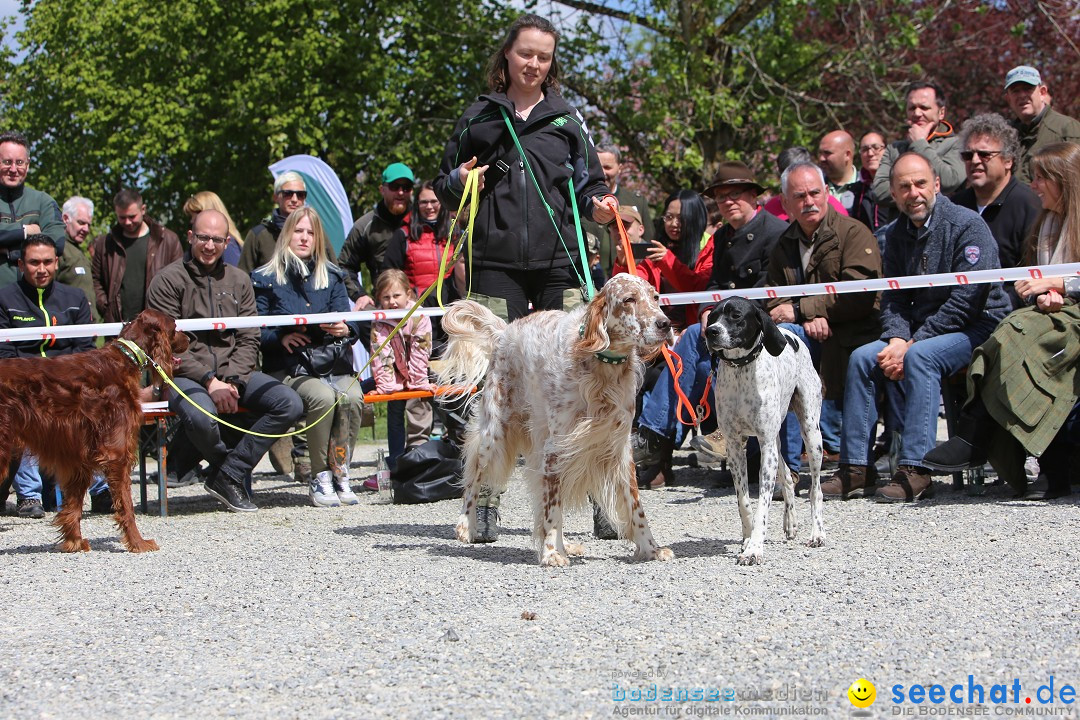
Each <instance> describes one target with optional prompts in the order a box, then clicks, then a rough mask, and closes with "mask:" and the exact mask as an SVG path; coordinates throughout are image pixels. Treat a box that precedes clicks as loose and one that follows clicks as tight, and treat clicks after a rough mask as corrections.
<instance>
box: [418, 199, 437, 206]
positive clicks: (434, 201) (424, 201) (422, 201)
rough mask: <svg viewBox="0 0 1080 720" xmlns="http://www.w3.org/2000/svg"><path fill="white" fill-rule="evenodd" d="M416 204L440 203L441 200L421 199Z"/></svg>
mask: <svg viewBox="0 0 1080 720" xmlns="http://www.w3.org/2000/svg"><path fill="white" fill-rule="evenodd" d="M416 204H417V205H438V204H439V201H438V200H419V201H417V203H416Z"/></svg>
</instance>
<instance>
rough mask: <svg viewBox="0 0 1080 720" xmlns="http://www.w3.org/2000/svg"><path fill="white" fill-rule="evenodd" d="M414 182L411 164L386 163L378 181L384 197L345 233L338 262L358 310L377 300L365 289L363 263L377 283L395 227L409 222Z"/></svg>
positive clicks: (350, 295)
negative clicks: (362, 275)
mask: <svg viewBox="0 0 1080 720" xmlns="http://www.w3.org/2000/svg"><path fill="white" fill-rule="evenodd" d="M415 184H416V177H415V176H414V175H413V171H412V170H411V169H409V166H408V165H406V164H405V163H400V162H396V163H390V164H389V165H387V166H386V169H385V170H383V173H382V183H381V184H380V185H379V194H380V195H382V199H381V200H379V202H378V204H377V205H375V209H374V210H372V211H371V212H369V213H367V214H366V215H364V216H363V217H361V218H360V219H359V220H357V221H356V224H354V225H353V226H352V229H351V230H349V234H348V235H347V236H346V237H345V244H344V245H342V247H341V256H340V258H339V260H340V262H339V263H338V264H339V265H340V266H341V267H342V268H344V269H345V270H346V271H347V272H346V274H345V285H346V287H347V288H348V290H349V298H350V299H351V300H352V301H353V302H354V303H355V305H354V309H356V310H363V309H364V308H367V307H371V306H372V305H373V304H374V303H373V302H372V300H371V298H370V297H369V296H368V295H367V293H365V292H363V291H362V288H363V279H362V278H361V275H360V269H361V265H366V266H367V269H368V273H369V274H370V276H371V282H372V283H374V282H375V278H376V277H377V276H378V274H379V270H380V269H381V268H382V263H383V255H384V254H385V253H386V244H387V243H388V242H390V237H391V236H392V235H393V234H394V231H395V230H397V229H398V228H400V227H401V226H403V225H406V224H408V222H409V211H410V210H411V209H412V191H413V185H415Z"/></svg>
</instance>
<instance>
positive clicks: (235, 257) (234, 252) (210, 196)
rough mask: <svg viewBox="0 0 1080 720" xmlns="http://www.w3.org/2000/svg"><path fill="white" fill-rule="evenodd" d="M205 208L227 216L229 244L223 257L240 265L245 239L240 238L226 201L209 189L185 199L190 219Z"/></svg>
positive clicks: (226, 260) (231, 263) (185, 211)
mask: <svg viewBox="0 0 1080 720" xmlns="http://www.w3.org/2000/svg"><path fill="white" fill-rule="evenodd" d="M203 210H217V211H218V212H219V213H221V214H222V215H224V216H225V220H227V221H228V223H229V244H228V245H226V246H225V254H224V255H222V256H221V259H222V260H224V261H225V262H226V263H228V264H229V265H234V266H235V265H239V264H240V254H241V248H242V247H243V241H241V240H240V231H239V230H237V229H236V224H235V223H234V222H233V220H232V216H231V215H229V211H228V210H226V209H225V203H223V202H221V198H220V197H218V194H217V193H215V192H211V191H209V190H200V191H199V192H197V193H195V194H194V195H192V196H191V197H189V198H188V199H187V200H185V201H184V214H185V215H187V216H188V220H194V219H195V216H196V215H198V214H199V213H201V212H202V211H203Z"/></svg>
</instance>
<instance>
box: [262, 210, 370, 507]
mask: <svg viewBox="0 0 1080 720" xmlns="http://www.w3.org/2000/svg"><path fill="white" fill-rule="evenodd" d="M328 246H329V241H328V240H327V239H326V233H325V231H324V230H323V226H322V222H321V221H320V220H319V215H318V213H317V212H315V209H314V208H310V207H303V208H300V209H299V210H297V211H296V212H294V213H293V214H292V215H290V216H289V218H288V220H286V221H285V226H284V227H283V228H282V229H281V234H280V235H278V244H277V249H276V250H275V251H274V254H273V255H271V256H270V262H268V263H267V264H266V265H264V266H262V267H261V268H259V269H258V270H256V271H255V272H254V273H252V276H251V281H252V284H253V285H254V288H255V306H256V308H257V309H258V311H259V314H260V315H309V314H315V313H325V312H343V313H346V312H349V311H351V310H352V303H351V302H349V294H348V292H347V291H346V290H345V272H344V271H343V270H342V269H341V268H339V267H338V266H337V265H334V264H332V263H331V262H330V261H329V260H328V259H327V256H328V253H327V248H328ZM366 329H367V328H361V323H359V322H349V323H345V322H335V323H322V324H320V325H300V326H298V327H292V326H277V327H266V328H263V330H262V353H263V370H264V371H265V372H266V373H267V374H269V375H270V376H271V377H273V378H275V379H278V380H281V381H283V382H284V383H285V384H286V385H288V386H289V387H291V388H292V389H293V390H295V391H296V394H297V395H299V396H300V399H301V400H302V401H303V403H304V413H305V414H306V416H307V418H306V419H307V441H308V442H307V445H308V451H309V453H310V456H311V472H310V480H309V482H308V495H309V497H310V498H311V502H312V503H313V504H314V505H315V506H316V507H337V506H339V505H356V504H357V503H358V502H359V500H357V498H356V495H354V494H353V491H352V488H351V486H350V481H349V459H350V458H351V457H352V450H353V447H354V446H355V445H356V437H357V434H358V432H359V430H360V408H361V406H362V405H363V404H364V393H363V391H362V390H361V388H360V382H359V381H358V380H354V376H353V369H352V345H353V343H355V342H356V341H357V340H358V339H359V337H360V333H361V332H362V331H363V330H366ZM339 397H340V398H341V401H340V402H338V398H339ZM335 403H337V404H336V406H335ZM331 408H333V411H332V412H331V413H330V415H329V416H328V417H324V416H326V414H327V412H328V411H330V410H331Z"/></svg>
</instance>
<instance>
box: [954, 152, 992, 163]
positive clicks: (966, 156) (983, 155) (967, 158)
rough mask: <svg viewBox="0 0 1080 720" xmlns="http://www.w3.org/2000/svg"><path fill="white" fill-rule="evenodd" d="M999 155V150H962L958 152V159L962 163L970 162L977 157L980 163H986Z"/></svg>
mask: <svg viewBox="0 0 1080 720" xmlns="http://www.w3.org/2000/svg"><path fill="white" fill-rule="evenodd" d="M1000 154H1001V151H1000V150H963V151H961V152H960V159H961V160H963V161H964V162H971V159H972V158H973V157H975V156H976V155H978V156H979V160H980V161H982V162H986V161H987V160H989V159H991V158H994V157H997V156H998V155H1000Z"/></svg>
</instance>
